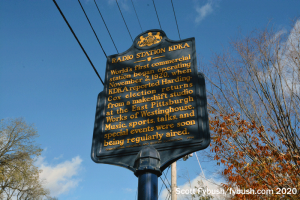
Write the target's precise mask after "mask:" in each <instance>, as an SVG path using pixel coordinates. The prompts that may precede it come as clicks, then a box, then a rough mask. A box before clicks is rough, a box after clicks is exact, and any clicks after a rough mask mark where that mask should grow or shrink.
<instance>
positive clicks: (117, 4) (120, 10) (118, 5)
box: [116, 0, 133, 42]
mask: <svg viewBox="0 0 300 200" xmlns="http://www.w3.org/2000/svg"><path fill="white" fill-rule="evenodd" d="M116 3H117V5H118V8H119V11H120V13H121V15H122V12H121V9H120V6H119V4H118V1H117V0H116ZM122 18H123V21H124V23H125V26H126V28H127V31H128V33H129V35H130V38H131V40H132V42H133V39H132V37H131V34H130V32H129V29H128V27H127V24H126V22H125V19H124V17H123V15H122Z"/></svg>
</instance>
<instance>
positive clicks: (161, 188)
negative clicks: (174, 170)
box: [158, 166, 170, 196]
mask: <svg viewBox="0 0 300 200" xmlns="http://www.w3.org/2000/svg"><path fill="white" fill-rule="evenodd" d="M169 169H170V166H169V167H168V170H167V172H166V174H168V171H169ZM163 186H164V185H161V187H160V191H159V194H158V196H159V195H160V193H161V190H162V188H163Z"/></svg>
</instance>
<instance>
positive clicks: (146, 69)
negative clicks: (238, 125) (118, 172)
mask: <svg viewBox="0 0 300 200" xmlns="http://www.w3.org/2000/svg"><path fill="white" fill-rule="evenodd" d="M209 142H210V134H209V125H208V115H207V107H206V94H205V82H204V77H203V75H202V74H198V73H197V65H196V49H195V39H194V38H189V39H185V40H180V41H173V40H170V39H168V38H167V37H166V34H165V33H164V32H163V31H161V30H149V31H146V32H144V33H142V34H140V35H139V36H138V37H137V38H136V39H135V40H134V44H133V45H132V46H131V47H130V48H129V49H128V50H127V51H126V52H124V53H121V54H117V55H112V56H109V57H108V58H107V65H106V76H105V86H104V91H103V92H101V93H100V94H99V96H98V101H97V110H96V119H95V127H94V135H93V145H92V159H93V160H94V161H95V162H98V163H107V164H114V165H119V166H123V167H126V168H128V169H130V170H132V171H135V168H134V161H135V157H136V155H137V154H138V152H139V151H140V150H141V149H142V147H144V146H148V145H151V146H153V147H154V148H155V149H157V150H158V151H159V154H160V157H161V170H162V171H163V170H164V169H165V168H166V167H167V166H168V165H169V164H170V163H172V162H173V161H175V160H177V159H179V158H181V157H183V156H184V155H186V154H188V153H191V152H194V151H197V150H201V149H204V148H206V147H207V146H208V145H209Z"/></svg>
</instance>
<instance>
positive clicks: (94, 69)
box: [53, 0, 104, 85]
mask: <svg viewBox="0 0 300 200" xmlns="http://www.w3.org/2000/svg"><path fill="white" fill-rule="evenodd" d="M53 2H54V4H55V6H56V8H57V9H58V11H59V12H60V14H61V16H62V17H63V18H64V20H65V22H66V23H67V25H68V27H69V29H70V31H71V32H72V33H73V35H74V37H75V39H76V40H77V42H78V44H79V45H80V47H81V49H82V51H83V52H84V54H85V56H86V57H87V59H88V60H89V62H90V64H91V65H92V67H93V69H94V71H95V73H96V74H97V76H98V77H99V79H100V81H101V83H102V84H103V85H104V83H103V81H102V79H101V77H100V75H99V74H98V72H97V70H96V68H95V67H94V65H93V63H92V61H91V59H90V58H89V56H88V55H87V53H86V52H85V50H84V48H83V46H82V45H81V43H80V42H79V40H78V38H77V36H76V34H75V33H74V31H73V29H72V27H71V26H70V24H69V22H68V21H67V19H66V18H65V16H64V14H63V13H62V11H61V10H60V8H59V6H58V5H57V3H56V1H55V0H53Z"/></svg>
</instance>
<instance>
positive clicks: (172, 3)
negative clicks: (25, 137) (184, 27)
mask: <svg viewBox="0 0 300 200" xmlns="http://www.w3.org/2000/svg"><path fill="white" fill-rule="evenodd" d="M171 3H172V7H173V13H174V17H175V21H176V25H177V31H178V35H179V39H180V40H181V37H180V33H179V28H178V24H177V19H176V14H175V9H174V5H173V1H172V0H171Z"/></svg>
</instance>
